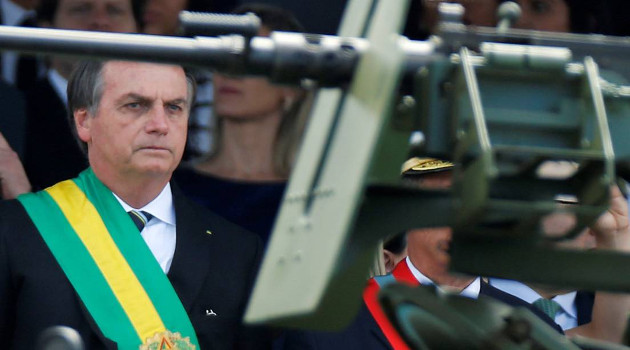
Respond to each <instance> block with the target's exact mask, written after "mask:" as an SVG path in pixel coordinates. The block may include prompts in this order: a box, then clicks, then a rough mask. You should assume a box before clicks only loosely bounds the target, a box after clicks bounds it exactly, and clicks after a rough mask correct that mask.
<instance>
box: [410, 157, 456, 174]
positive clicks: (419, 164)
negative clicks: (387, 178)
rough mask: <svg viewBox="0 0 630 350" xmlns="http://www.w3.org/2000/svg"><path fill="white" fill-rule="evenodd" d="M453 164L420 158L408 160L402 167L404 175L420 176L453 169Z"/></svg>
mask: <svg viewBox="0 0 630 350" xmlns="http://www.w3.org/2000/svg"><path fill="white" fill-rule="evenodd" d="M453 166H454V164H453V163H451V162H449V161H445V160H441V159H435V158H418V157H413V158H411V159H408V160H407V161H406V162H405V163H404V164H403V166H402V169H401V170H402V171H401V172H402V173H403V174H418V173H424V172H427V173H428V172H433V171H440V170H446V169H449V168H452V167H453Z"/></svg>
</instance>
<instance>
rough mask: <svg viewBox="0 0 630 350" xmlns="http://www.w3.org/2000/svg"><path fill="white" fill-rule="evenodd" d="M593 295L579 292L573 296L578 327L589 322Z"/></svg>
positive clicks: (591, 313) (593, 299)
mask: <svg viewBox="0 0 630 350" xmlns="http://www.w3.org/2000/svg"><path fill="white" fill-rule="evenodd" d="M594 302H595V293H593V292H586V291H583V290H579V291H578V292H577V294H576V295H575V306H576V308H577V322H578V326H581V325H583V324H587V323H589V322H591V318H592V316H593V303H594Z"/></svg>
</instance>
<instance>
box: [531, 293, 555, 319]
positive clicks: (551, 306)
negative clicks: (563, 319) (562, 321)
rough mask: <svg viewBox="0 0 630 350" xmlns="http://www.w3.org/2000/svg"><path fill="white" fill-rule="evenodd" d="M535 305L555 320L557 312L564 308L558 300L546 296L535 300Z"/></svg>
mask: <svg viewBox="0 0 630 350" xmlns="http://www.w3.org/2000/svg"><path fill="white" fill-rule="evenodd" d="M533 305H534V306H535V307H537V308H539V309H540V310H542V311H543V312H544V313H546V314H547V316H549V317H550V318H551V319H552V320H555V318H556V314H557V313H558V311H560V309H561V308H562V307H561V306H560V304H558V303H557V302H556V301H553V300H549V299H545V298H540V299H538V300H536V301H534V303H533Z"/></svg>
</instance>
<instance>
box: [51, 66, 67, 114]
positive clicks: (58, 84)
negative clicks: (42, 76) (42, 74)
mask: <svg viewBox="0 0 630 350" xmlns="http://www.w3.org/2000/svg"><path fill="white" fill-rule="evenodd" d="M46 75H47V76H48V81H49V82H50V85H52V87H53V89H54V90H55V92H56V93H57V96H59V98H60V99H61V100H62V101H63V104H64V105H65V106H66V108H67V107H68V92H67V90H68V81H67V80H66V79H65V78H64V77H62V76H61V74H59V72H57V71H56V70H54V69H49V70H48V72H47V73H46Z"/></svg>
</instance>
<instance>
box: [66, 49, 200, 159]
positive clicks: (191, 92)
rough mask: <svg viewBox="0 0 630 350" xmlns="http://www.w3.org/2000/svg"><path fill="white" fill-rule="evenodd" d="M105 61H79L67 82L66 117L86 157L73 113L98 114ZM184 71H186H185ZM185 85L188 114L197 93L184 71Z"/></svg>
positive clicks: (189, 75) (84, 146)
mask: <svg viewBox="0 0 630 350" xmlns="http://www.w3.org/2000/svg"><path fill="white" fill-rule="evenodd" d="M106 63H107V61H94V60H87V61H80V62H78V63H77V64H76V65H75V67H74V70H73V71H72V74H71V75H70V80H69V81H68V89H67V92H68V111H69V113H68V115H69V122H70V129H71V130H72V134H73V135H74V138H75V139H76V140H77V142H78V143H79V145H80V146H81V149H82V150H83V153H85V154H86V155H87V144H86V143H85V142H83V141H81V139H79V135H78V134H77V128H76V125H75V123H74V112H75V111H77V110H80V109H85V110H87V111H88V113H89V114H90V115H91V116H95V115H96V112H98V107H99V103H100V102H101V98H102V97H103V89H104V85H105V82H104V81H103V67H104V66H105V64H106ZM185 71H186V70H185ZM186 83H187V86H188V91H187V100H188V112H190V109H191V108H192V105H193V102H194V101H195V94H196V93H197V84H196V83H195V78H193V76H192V75H191V74H189V73H188V72H187V71H186Z"/></svg>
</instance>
